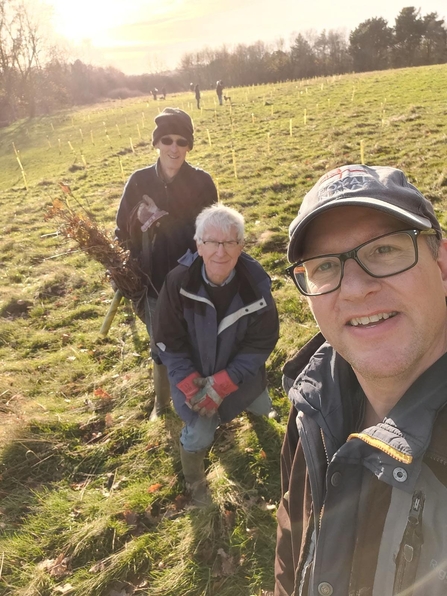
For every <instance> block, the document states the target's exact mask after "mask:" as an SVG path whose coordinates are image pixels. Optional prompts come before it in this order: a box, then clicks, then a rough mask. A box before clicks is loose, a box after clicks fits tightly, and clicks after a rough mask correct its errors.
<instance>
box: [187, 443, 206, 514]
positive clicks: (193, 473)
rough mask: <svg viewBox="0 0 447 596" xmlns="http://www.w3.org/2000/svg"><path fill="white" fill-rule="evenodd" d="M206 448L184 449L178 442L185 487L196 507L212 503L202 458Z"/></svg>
mask: <svg viewBox="0 0 447 596" xmlns="http://www.w3.org/2000/svg"><path fill="white" fill-rule="evenodd" d="M207 451H208V449H201V450H200V451H194V452H192V451H185V449H183V445H182V444H181V443H180V459H181V462H182V470H183V476H184V477H185V480H186V487H187V489H188V490H189V492H190V493H191V500H192V502H193V504H194V505H196V506H197V507H206V506H207V505H210V504H211V503H212V499H211V495H210V492H209V490H208V486H207V483H206V477H205V464H204V461H203V460H204V459H205V455H206V452H207Z"/></svg>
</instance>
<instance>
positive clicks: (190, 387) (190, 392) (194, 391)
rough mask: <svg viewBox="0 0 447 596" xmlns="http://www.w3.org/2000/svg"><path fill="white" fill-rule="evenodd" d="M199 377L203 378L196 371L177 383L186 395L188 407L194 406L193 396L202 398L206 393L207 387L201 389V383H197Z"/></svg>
mask: <svg viewBox="0 0 447 596" xmlns="http://www.w3.org/2000/svg"><path fill="white" fill-rule="evenodd" d="M199 378H202V377H201V376H200V374H199V373H198V372H197V371H195V372H193V373H191V374H190V375H188V376H187V377H186V378H185V379H183V381H180V383H177V387H178V388H179V389H180V391H182V392H183V393H184V394H185V397H186V405H187V406H188V408H192V405H191V399H192V398H193V397H195V396H196V397H197V399H201V398H202V397H203V396H205V395H206V389H205V388H204V387H203V388H202V389H200V385H197V384H196V383H195V381H196V380H197V379H199Z"/></svg>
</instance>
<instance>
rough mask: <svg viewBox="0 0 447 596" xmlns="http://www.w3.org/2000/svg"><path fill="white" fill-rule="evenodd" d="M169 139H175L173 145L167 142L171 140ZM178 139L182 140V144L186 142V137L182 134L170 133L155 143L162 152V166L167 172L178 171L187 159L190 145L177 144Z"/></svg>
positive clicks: (160, 152)
mask: <svg viewBox="0 0 447 596" xmlns="http://www.w3.org/2000/svg"><path fill="white" fill-rule="evenodd" d="M169 139H171V140H173V141H174V142H173V143H172V144H171V145H168V144H165V143H166V142H169ZM177 140H180V142H181V143H182V144H183V142H186V139H185V138H184V137H181V136H180V135H171V134H169V135H164V136H163V137H162V138H161V139H160V140H159V141H157V143H155V145H154V147H155V148H156V149H158V151H159V154H160V163H161V168H162V170H163V171H164V172H166V173H168V172H172V171H174V172H178V170H179V169H180V168H181V167H182V165H183V162H184V161H185V159H186V154H187V153H188V151H189V149H190V148H189V146H188V145H186V146H185V147H180V146H179V145H177ZM163 141H164V142H163Z"/></svg>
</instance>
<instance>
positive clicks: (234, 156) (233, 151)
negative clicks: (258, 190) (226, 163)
mask: <svg viewBox="0 0 447 596" xmlns="http://www.w3.org/2000/svg"><path fill="white" fill-rule="evenodd" d="M231 153H232V154H233V169H234V177H235V178H236V180H237V168H236V151H235V150H234V149H232V150H231Z"/></svg>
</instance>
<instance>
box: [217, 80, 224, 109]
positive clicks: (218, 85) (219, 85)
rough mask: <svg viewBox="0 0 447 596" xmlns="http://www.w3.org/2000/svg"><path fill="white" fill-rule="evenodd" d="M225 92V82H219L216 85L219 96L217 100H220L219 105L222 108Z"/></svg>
mask: <svg viewBox="0 0 447 596" xmlns="http://www.w3.org/2000/svg"><path fill="white" fill-rule="evenodd" d="M223 90H224V84H223V81H217V83H216V94H217V99H218V100H219V105H220V106H221V105H222V104H223V101H222V97H223Z"/></svg>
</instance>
